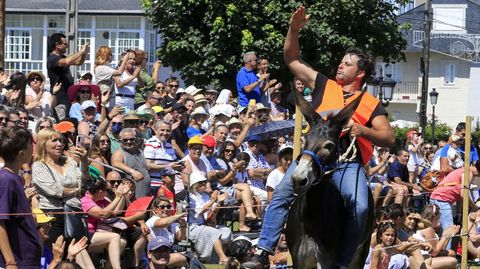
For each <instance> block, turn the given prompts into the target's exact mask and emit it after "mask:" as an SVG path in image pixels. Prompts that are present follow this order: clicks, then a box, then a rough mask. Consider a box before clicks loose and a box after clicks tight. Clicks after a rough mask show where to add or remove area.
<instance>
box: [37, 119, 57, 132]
mask: <svg viewBox="0 0 480 269" xmlns="http://www.w3.org/2000/svg"><path fill="white" fill-rule="evenodd" d="M45 128H53V120H52V118H50V117H41V118H39V119H38V120H37V124H36V125H35V134H38V132H40V131H41V130H43V129H45Z"/></svg>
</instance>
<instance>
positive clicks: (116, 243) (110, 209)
mask: <svg viewBox="0 0 480 269" xmlns="http://www.w3.org/2000/svg"><path fill="white" fill-rule="evenodd" d="M94 169H95V168H94ZM94 169H91V171H94ZM92 173H93V175H97V176H92V181H91V182H89V184H87V185H86V186H85V189H86V190H87V191H86V193H85V195H84V196H83V197H82V199H81V202H82V210H83V211H84V212H87V214H88V219H87V222H88V232H89V233H90V235H91V236H90V245H89V247H88V251H89V252H91V253H103V251H104V250H108V264H109V265H110V266H111V267H112V268H113V269H121V266H120V255H121V253H122V252H123V249H124V248H125V246H126V244H127V243H126V241H125V240H122V239H121V238H120V235H119V234H118V233H115V232H113V231H104V230H99V229H97V224H98V223H99V221H101V220H105V219H108V218H109V217H111V216H112V215H113V214H114V212H118V211H120V210H123V209H124V208H125V201H126V198H125V195H126V194H127V193H128V192H129V191H130V186H131V183H127V182H128V181H127V182H125V183H122V184H120V186H118V188H117V189H116V190H115V199H113V201H108V200H106V199H105V197H106V194H107V192H106V189H107V182H106V181H105V179H104V178H102V177H100V175H99V171H98V170H97V171H95V172H91V175H92Z"/></svg>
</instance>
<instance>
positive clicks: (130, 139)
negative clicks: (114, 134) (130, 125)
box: [122, 138, 137, 143]
mask: <svg viewBox="0 0 480 269" xmlns="http://www.w3.org/2000/svg"><path fill="white" fill-rule="evenodd" d="M135 140H137V139H136V138H124V139H122V142H123V143H129V142H130V143H133V142H135Z"/></svg>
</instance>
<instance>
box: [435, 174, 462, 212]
mask: <svg viewBox="0 0 480 269" xmlns="http://www.w3.org/2000/svg"><path fill="white" fill-rule="evenodd" d="M463 171H464V168H463V167H462V168H459V169H456V170H453V171H452V172H450V173H449V174H448V175H447V176H446V177H445V178H444V179H443V180H442V182H440V184H439V186H438V187H437V189H435V190H434V191H433V192H432V195H431V196H430V199H434V200H439V201H443V202H448V203H450V204H452V203H454V202H456V201H458V200H460V198H461V193H462V175H463Z"/></svg>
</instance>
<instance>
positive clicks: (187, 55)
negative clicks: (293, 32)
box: [141, 0, 408, 89]
mask: <svg viewBox="0 0 480 269" xmlns="http://www.w3.org/2000/svg"><path fill="white" fill-rule="evenodd" d="M395 2H408V1H407V0H395ZM141 3H142V6H143V9H144V11H145V13H146V14H147V16H148V17H149V18H150V20H151V21H152V22H153V24H154V25H155V26H156V27H158V29H159V31H160V33H161V34H162V37H163V43H162V44H161V46H160V48H159V50H158V56H159V58H160V59H162V61H163V64H165V65H167V66H171V67H172V68H173V69H174V70H179V71H181V73H182V78H183V79H184V80H185V81H186V82H187V83H189V84H195V85H197V86H204V85H208V84H211V83H213V84H214V85H216V86H222V87H227V88H230V89H234V88H235V76H236V73H237V72H238V70H239V68H240V67H241V65H242V58H241V57H242V54H243V53H245V52H247V51H255V52H256V53H257V56H264V57H267V58H268V59H269V61H270V64H271V66H270V70H271V73H272V76H273V77H275V78H280V80H282V81H288V80H289V79H290V78H291V75H290V73H289V72H288V70H287V67H286V66H285V64H284V63H283V41H284V36H285V34H286V32H287V29H288V21H289V19H290V16H291V13H292V12H293V11H294V10H295V8H297V7H298V6H299V5H300V4H301V3H302V2H298V1H290V0H265V1H255V0H236V1H224V0H142V1H141ZM303 4H304V5H306V6H307V12H308V13H309V14H311V15H312V18H311V21H310V23H309V24H308V25H307V27H306V28H305V29H304V30H303V31H302V32H301V36H300V39H301V40H300V42H301V46H302V48H301V49H302V53H303V58H304V59H305V60H306V61H307V62H308V63H309V64H310V65H312V66H313V67H314V68H315V69H317V70H320V71H322V72H323V73H325V74H326V75H329V76H332V75H334V73H335V71H336V66H337V65H338V62H339V60H340V59H341V57H343V53H344V51H345V49H346V48H348V47H351V46H357V47H362V48H365V49H367V50H369V51H371V52H372V53H373V55H375V56H382V57H383V58H384V60H385V61H386V62H387V61H399V60H402V59H404V55H403V54H402V52H401V51H402V49H404V48H405V46H406V41H405V40H404V39H403V37H402V34H401V31H402V29H403V28H404V26H399V25H398V24H397V22H396V15H395V14H394V11H395V8H394V6H392V5H391V4H389V3H387V1H385V0H357V1H350V0H337V1H332V0H307V1H305V2H303Z"/></svg>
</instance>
